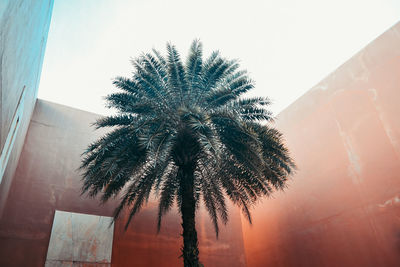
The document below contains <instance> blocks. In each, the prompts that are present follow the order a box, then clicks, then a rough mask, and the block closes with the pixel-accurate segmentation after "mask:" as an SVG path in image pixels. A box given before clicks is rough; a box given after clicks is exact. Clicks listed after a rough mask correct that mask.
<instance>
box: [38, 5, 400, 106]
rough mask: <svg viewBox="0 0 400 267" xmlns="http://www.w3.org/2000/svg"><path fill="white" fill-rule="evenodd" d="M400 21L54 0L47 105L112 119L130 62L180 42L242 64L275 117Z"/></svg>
mask: <svg viewBox="0 0 400 267" xmlns="http://www.w3.org/2000/svg"><path fill="white" fill-rule="evenodd" d="M399 20H400V0H332V1H327V0H299V1H296V0H280V1H277V0H275V1H273V0H269V1H267V0H264V1H261V0H260V1H253V0H246V1H245V0H241V1H235V0H201V1H199V0H196V1H192V0H55V4H54V11H53V16H52V21H51V25H50V31H49V36H48V41H47V48H46V54H45V58H44V63H43V70H42V76H41V82H40V86H39V98H42V99H46V100H50V101H53V102H57V103H61V104H64V105H68V106H72V107H75V108H79V109H83V110H87V111H91V112H95V113H100V114H107V112H109V110H107V109H105V108H104V100H103V96H105V95H107V94H109V93H111V92H112V91H113V86H112V84H111V81H112V78H113V77H115V76H129V75H130V73H131V71H132V67H131V65H130V63H129V59H130V58H131V57H136V56H138V55H139V54H140V53H141V52H148V51H150V50H151V48H153V47H154V48H157V49H159V50H161V51H163V52H165V44H166V43H167V42H172V43H173V44H175V45H176V46H177V48H178V49H179V51H180V53H181V55H182V56H183V57H186V54H187V51H188V48H189V46H190V43H191V42H192V40H193V39H195V38H200V39H201V41H202V42H203V47H204V50H205V51H204V52H205V54H206V55H208V54H209V53H210V52H211V51H212V50H220V52H221V53H222V55H223V56H226V57H228V58H238V59H240V62H241V65H242V68H244V69H247V70H248V71H249V72H250V76H251V77H252V78H253V79H254V80H255V81H256V89H255V90H253V92H252V95H262V96H268V97H270V98H271V99H272V100H273V102H274V104H273V105H272V107H271V109H272V111H273V112H274V114H277V113H279V111H281V110H282V109H284V108H285V107H287V106H288V105H290V104H291V103H292V102H293V101H295V100H296V99H297V98H298V97H299V96H301V95H302V94H304V93H305V92H306V91H307V90H308V89H310V88H311V87H312V86H313V85H315V84H316V83H318V82H319V81H320V80H322V79H323V78H324V77H325V76H327V75H328V74H329V73H331V72H332V71H334V70H335V69H336V68H337V67H339V66H340V65H341V64H343V63H344V62H345V61H346V60H348V59H349V58H350V57H351V56H353V55H354V54H355V53H357V52H358V51H359V50H360V49H362V48H363V47H364V46H365V45H367V44H368V43H369V42H371V41H372V40H373V39H375V38H376V37H377V36H379V35H380V34H381V33H383V32H384V31H385V30H387V29H388V28H390V27H391V26H392V25H393V24H395V23H396V22H398V21H399Z"/></svg>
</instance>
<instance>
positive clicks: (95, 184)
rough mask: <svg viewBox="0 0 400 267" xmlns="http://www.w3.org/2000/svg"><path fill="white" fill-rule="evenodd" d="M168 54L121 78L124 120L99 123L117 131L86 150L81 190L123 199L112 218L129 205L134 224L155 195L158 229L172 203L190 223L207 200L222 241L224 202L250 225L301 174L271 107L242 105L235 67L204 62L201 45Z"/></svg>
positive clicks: (264, 102) (114, 102) (241, 78)
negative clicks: (265, 200)
mask: <svg viewBox="0 0 400 267" xmlns="http://www.w3.org/2000/svg"><path fill="white" fill-rule="evenodd" d="M167 51H168V53H167V56H166V57H163V56H162V55H161V54H160V53H159V52H158V51H156V50H153V53H147V54H143V55H141V56H140V57H138V58H137V59H135V60H132V64H133V66H134V72H133V75H132V77H130V78H123V77H117V78H115V80H114V82H113V83H114V85H115V86H116V87H117V88H118V89H120V91H119V92H117V93H112V94H110V95H108V96H107V97H106V100H107V103H108V106H109V107H112V108H116V109H117V110H118V113H117V115H113V116H108V117H103V118H101V119H99V120H98V121H97V122H95V125H96V127H97V128H102V127H112V130H111V131H110V132H109V133H108V134H106V135H105V136H103V137H102V138H100V139H98V140H97V141H95V142H94V143H92V144H90V145H89V147H88V148H87V150H86V151H85V152H84V158H83V160H82V164H81V168H82V169H83V170H84V172H83V192H88V193H89V195H90V196H95V195H97V194H98V193H101V196H102V200H103V201H107V200H108V199H109V198H110V197H115V196H117V195H121V201H120V203H119V206H118V207H117V209H116V211H115V214H114V218H115V219H116V218H118V216H119V215H120V213H121V211H122V210H123V209H124V207H127V208H128V209H129V219H128V220H127V222H126V226H128V224H129V222H130V221H131V219H132V217H133V216H134V215H135V214H136V213H137V212H139V211H140V209H141V208H142V206H143V205H144V204H145V203H146V201H147V200H148V198H149V196H150V195H151V193H152V191H154V192H155V193H156V195H157V196H158V199H159V211H158V229H159V227H160V226H161V219H162V216H163V215H164V214H165V213H166V212H168V211H169V210H170V208H171V207H172V206H173V204H174V203H175V202H176V203H177V205H178V207H179V210H180V212H181V214H182V216H184V215H185V214H186V215H185V216H192V217H194V210H195V209H196V208H197V206H198V203H199V202H200V200H202V202H203V203H204V206H205V207H206V209H207V211H208V212H209V214H210V217H211V219H212V221H213V224H214V227H215V230H216V234H217V236H218V222H219V220H221V221H222V222H223V223H226V222H227V220H228V214H227V208H226V201H225V197H228V198H229V199H230V200H231V201H232V202H233V203H235V204H237V205H238V206H239V207H240V208H241V210H242V211H243V212H244V214H245V215H246V217H247V219H248V220H249V221H250V222H251V214H250V210H249V208H250V206H251V205H252V204H253V203H254V202H255V201H256V200H257V199H259V198H260V197H264V196H268V195H269V194H270V193H271V192H272V191H273V190H274V189H282V188H284V187H285V184H286V181H287V177H288V176H289V175H290V174H291V172H292V171H293V169H294V167H295V166H294V163H293V161H292V159H291V158H290V156H289V153H288V150H287V148H286V147H285V145H284V144H283V142H282V135H281V133H280V132H279V131H277V130H276V129H274V128H272V127H271V126H270V125H269V122H270V121H271V120H272V117H271V116H272V115H271V113H270V112H269V111H268V110H267V109H266V107H267V106H268V105H269V104H270V101H269V100H268V99H267V98H264V97H252V98H245V97H243V95H244V94H245V93H246V92H248V91H249V90H251V89H252V88H253V87H254V83H253V81H252V80H251V79H249V77H248V75H247V73H246V71H243V70H239V64H238V62H237V60H227V59H225V58H223V57H221V56H220V54H219V53H218V52H213V53H212V54H211V55H210V56H209V57H208V58H207V59H206V60H204V61H203V57H202V44H201V43H200V42H199V41H194V42H193V44H192V45H191V48H190V52H189V55H188V57H187V60H186V64H184V63H183V62H182V60H181V58H180V55H179V54H178V52H177V50H176V48H175V47H174V46H173V45H170V44H168V45H167ZM185 207H187V209H186V210H187V211H188V212H186V213H185ZM183 221H184V222H185V219H184V218H183ZM189 224H190V225H191V224H193V225H191V227H194V218H193V222H190V223H189ZM183 227H184V232H185V226H183ZM188 227H189V226H188ZM195 242H197V236H196V241H195ZM185 244H186V243H185ZM184 249H185V245H184ZM197 253H198V252H197ZM184 256H185V252H184ZM185 266H186V261H185ZM187 266H189V265H187ZM193 266H195V265H193Z"/></svg>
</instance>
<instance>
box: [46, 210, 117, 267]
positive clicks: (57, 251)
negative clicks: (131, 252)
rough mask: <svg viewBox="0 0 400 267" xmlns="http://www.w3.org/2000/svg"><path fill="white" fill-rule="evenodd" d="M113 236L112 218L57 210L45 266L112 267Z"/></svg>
mask: <svg viewBox="0 0 400 267" xmlns="http://www.w3.org/2000/svg"><path fill="white" fill-rule="evenodd" d="M110 225H111V227H110ZM113 234H114V225H113V224H112V217H106V216H96V215H89V214H82V213H74V212H65V211H59V210H56V212H55V214H54V220H53V226H52V229H51V235H50V242H49V247H48V250H47V257H46V264H45V266H46V267H52V266H57V265H60V264H62V265H66V264H72V266H79V265H78V264H92V265H93V266H96V265H97V264H100V266H104V264H107V263H108V264H110V263H111V252H112V243H113Z"/></svg>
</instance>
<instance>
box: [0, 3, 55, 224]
mask: <svg viewBox="0 0 400 267" xmlns="http://www.w3.org/2000/svg"><path fill="white" fill-rule="evenodd" d="M0 2H1V3H0V151H2V150H3V147H4V144H5V143H6V138H7V136H8V134H9V132H10V130H11V132H12V131H13V127H11V126H12V125H11V124H12V119H13V118H14V115H15V113H16V110H17V105H18V103H19V102H20V101H21V100H22V102H23V104H22V105H21V107H22V109H20V111H22V113H21V118H20V120H19V127H18V129H17V131H16V134H15V141H14V143H13V145H12V146H11V147H10V151H11V154H10V156H9V160H8V164H7V167H6V169H5V172H4V176H3V177H2V179H1V177H0V181H1V184H0V217H1V215H2V211H3V207H4V204H5V200H6V198H7V196H8V191H9V188H10V185H11V182H12V177H13V175H14V171H15V168H16V167H17V163H18V158H19V155H20V152H21V149H22V145H23V143H24V139H25V135H26V131H27V129H28V125H29V121H30V118H31V115H32V111H33V108H34V105H35V101H36V95H37V89H38V83H39V78H40V71H41V68H42V62H43V56H44V50H45V46H46V40H47V33H48V29H49V25H50V18H51V12H52V8H53V0H2V1H0ZM23 90H25V95H24V97H23V98H22V99H21V95H22V92H23ZM4 153H5V152H4ZM0 175H1V174H0Z"/></svg>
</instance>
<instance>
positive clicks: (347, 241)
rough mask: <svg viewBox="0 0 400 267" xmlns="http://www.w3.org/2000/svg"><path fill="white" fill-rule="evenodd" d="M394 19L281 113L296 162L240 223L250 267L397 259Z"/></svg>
mask: <svg viewBox="0 0 400 267" xmlns="http://www.w3.org/2000/svg"><path fill="white" fill-rule="evenodd" d="M399 99H400V23H398V24H396V25H395V26H393V27H392V28H391V29H389V30H388V31H387V32H385V33H384V34H382V35H381V36H380V37H379V38H377V39H376V40H375V41H373V42H372V43H371V44H369V45H368V46H367V47H365V48H364V49H363V50H362V51H360V52H359V53H358V54H356V55H355V56H354V57H353V58H351V59H350V60H349V61H348V62H346V63H345V64H343V65H342V66H341V67H339V68H338V69H337V70H335V71H334V72H333V73H332V74H331V75H329V76H328V77H327V78H325V79H324V80H323V81H321V82H320V83H319V84H317V85H316V86H315V87H313V88H312V89H311V90H310V91H308V92H307V93H306V94H305V95H304V96H302V97H301V98H299V99H298V100H297V101H295V102H294V103H293V104H292V105H291V106H289V107H288V108H287V109H286V110H284V111H283V112H282V113H281V114H279V116H278V118H277V124H276V127H277V128H278V129H280V130H281V131H282V132H283V134H284V136H285V138H286V142H287V144H288V147H289V149H290V151H291V152H292V155H293V157H294V159H295V161H296V163H297V165H298V171H297V173H296V174H295V175H294V176H293V178H292V181H291V182H290V183H289V187H288V189H287V190H286V192H284V193H277V194H275V196H274V198H272V199H267V200H265V201H264V202H263V203H262V204H261V205H259V206H257V207H256V209H255V210H254V220H253V221H254V225H253V226H252V227H250V226H248V225H247V224H246V223H243V233H244V244H245V250H246V259H247V263H248V266H251V267H256V266H260V267H261V266H276V267H283V266H285V267H286V266H305V267H310V266H318V267H325V266H332V267H339V266H340V267H354V266H365V267H367V266H370V267H375V266H393V267H395V266H400V146H399V145H400V119H399V114H400V105H399Z"/></svg>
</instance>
